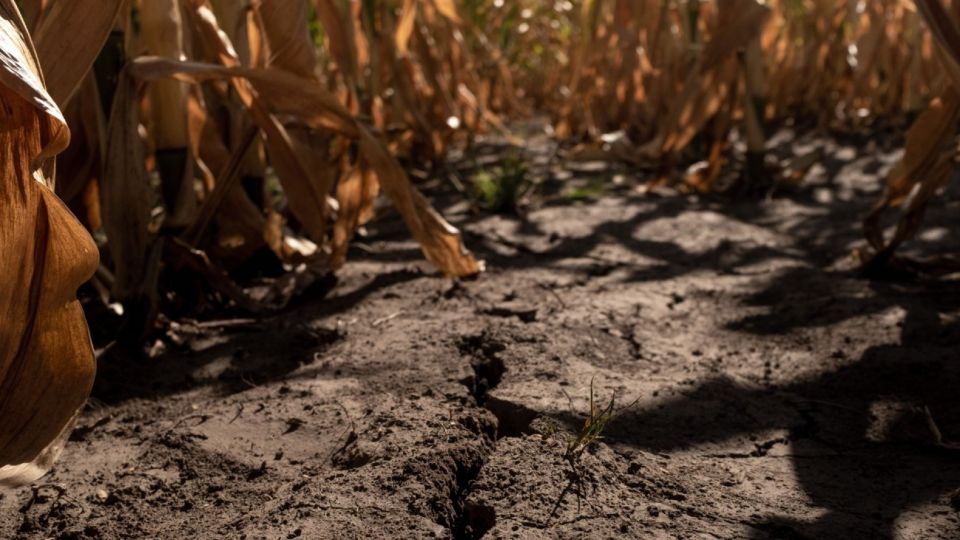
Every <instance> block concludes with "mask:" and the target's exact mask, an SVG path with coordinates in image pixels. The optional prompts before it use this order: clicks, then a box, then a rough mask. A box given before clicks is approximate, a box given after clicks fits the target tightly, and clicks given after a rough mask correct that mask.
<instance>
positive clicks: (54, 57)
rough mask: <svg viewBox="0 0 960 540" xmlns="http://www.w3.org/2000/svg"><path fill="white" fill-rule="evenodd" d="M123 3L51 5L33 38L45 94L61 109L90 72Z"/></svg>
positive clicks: (83, 0) (84, 0) (89, 0)
mask: <svg viewBox="0 0 960 540" xmlns="http://www.w3.org/2000/svg"><path fill="white" fill-rule="evenodd" d="M125 4H126V2H125V1H124V0H66V1H64V0H59V1H56V2H51V4H50V6H49V8H48V9H47V11H46V12H45V13H44V14H43V18H42V19H41V20H40V22H39V25H38V27H37V28H36V30H35V33H34V36H35V41H36V46H37V56H38V57H39V59H40V65H42V66H43V75H44V77H45V78H46V82H47V90H48V91H49V93H50V95H51V96H52V97H53V99H54V101H56V102H57V103H58V104H59V105H60V106H63V105H64V104H65V103H66V102H67V101H68V100H69V99H70V96H72V95H73V92H74V91H75V90H76V89H77V87H78V86H80V82H81V81H82V80H83V78H84V76H86V74H87V72H88V71H90V67H91V66H92V65H93V61H94V60H96V58H97V54H99V53H100V49H101V48H103V44H104V42H106V40H107V36H109V35H110V30H112V29H113V24H114V21H115V20H116V19H117V15H118V14H119V13H120V8H122V7H123V6H124V5H125Z"/></svg>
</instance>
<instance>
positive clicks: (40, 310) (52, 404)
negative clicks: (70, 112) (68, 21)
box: [0, 0, 97, 481]
mask: <svg viewBox="0 0 960 540" xmlns="http://www.w3.org/2000/svg"><path fill="white" fill-rule="evenodd" d="M0 103H2V109H0V110H2V111H3V112H2V116H0V121H2V124H3V130H2V131H0V170H2V176H0V260H2V261H5V262H8V263H9V262H14V261H16V264H6V265H4V267H3V269H2V270H0V272H2V273H3V276H2V279H0V320H2V321H3V324H2V325H0V466H2V468H0V481H3V479H4V478H6V481H9V480H10V479H11V477H15V479H16V480H19V481H31V480H33V479H35V478H36V477H38V476H39V475H41V474H42V473H43V472H45V470H44V468H43V467H39V468H38V467H30V466H26V465H23V464H25V463H29V462H31V461H34V460H36V459H37V458H38V457H39V456H40V455H41V454H42V453H43V452H44V450H45V448H47V447H48V446H49V445H50V444H51V443H52V442H53V441H54V440H56V439H57V438H58V436H60V435H61V434H62V433H63V432H64V430H65V428H66V426H67V425H68V423H69V421H70V420H71V419H72V418H73V416H74V415H75V413H76V412H77V410H78V409H79V408H80V407H81V406H82V405H83V403H84V401H85V400H86V398H87V395H88V393H89V391H90V387H91V385H92V382H93V374H94V368H95V364H94V359H93V350H92V347H91V343H90V336H89V333H88V331H87V327H86V323H85V322H84V318H83V311H82V310H81V307H80V304H79V302H78V301H77V300H76V290H77V288H78V287H79V286H80V285H81V284H82V283H83V282H84V281H86V280H87V279H88V278H89V277H90V276H91V275H93V272H94V270H95V269H96V265H97V250H96V246H95V245H94V244H93V241H92V239H91V238H90V236H89V235H88V234H87V232H86V231H85V230H84V228H83V227H82V226H81V225H80V223H79V222H78V221H77V220H76V219H75V218H74V217H73V215H72V214H71V213H70V211H69V210H67V208H66V207H65V206H64V205H63V203H62V202H61V201H60V200H59V199H58V198H57V197H56V195H54V193H53V191H52V190H51V186H50V178H51V177H50V176H48V175H47V174H46V173H45V172H44V170H49V167H44V165H46V164H49V163H50V161H51V160H50V158H51V157H53V156H54V155H55V154H56V153H57V152H59V151H61V150H62V149H63V148H64V147H65V146H66V144H67V142H68V141H69V131H68V130H67V127H66V123H65V121H64V119H63V116H62V115H61V113H60V111H59V109H58V107H57V105H56V103H55V102H54V99H53V98H52V97H51V96H50V94H49V93H48V92H47V91H46V89H45V87H44V84H43V80H42V77H41V75H40V71H39V69H38V67H37V60H36V56H35V53H34V52H33V46H32V44H31V42H30V38H29V37H28V35H27V32H26V29H25V25H24V23H23V21H22V19H21V18H20V15H19V13H18V12H17V8H16V6H15V5H14V2H13V0H0ZM54 453H55V452H54ZM49 454H50V452H48V453H47V454H46V457H49ZM44 463H45V464H48V463H49V462H48V461H45V462H44Z"/></svg>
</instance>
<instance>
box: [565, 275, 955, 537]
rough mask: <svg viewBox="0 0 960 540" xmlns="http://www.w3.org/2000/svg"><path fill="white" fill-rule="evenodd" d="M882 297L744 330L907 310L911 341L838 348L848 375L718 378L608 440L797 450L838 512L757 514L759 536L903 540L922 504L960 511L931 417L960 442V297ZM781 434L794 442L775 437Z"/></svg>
mask: <svg viewBox="0 0 960 540" xmlns="http://www.w3.org/2000/svg"><path fill="white" fill-rule="evenodd" d="M784 279H787V281H785V282H780V283H779V284H778V285H777V287H779V288H780V289H778V290H784V289H786V283H792V287H793V288H799V289H803V290H808V288H807V287H805V284H804V282H803V281H798V278H797V276H789V275H785V276H784ZM808 281H809V279H808ZM877 288H878V289H879V290H878V291H877V294H876V295H875V296H871V297H870V298H866V299H862V300H861V301H859V302H858V301H857V300H855V299H850V298H848V299H844V298H843V297H842V296H840V297H838V298H837V299H836V302H837V303H838V304H839V305H841V306H843V307H842V308H836V309H837V310H839V311H838V312H837V313H830V311H829V309H828V310H827V314H826V315H823V313H824V306H823V305H822V302H819V301H811V302H807V303H801V304H800V305H791V307H789V308H786V309H787V311H786V312H783V311H778V310H777V309H776V308H774V309H772V311H771V312H770V313H769V314H767V315H764V316H761V317H754V318H751V319H750V324H743V321H741V322H740V323H737V324H734V325H733V326H734V327H737V326H741V327H745V328H749V331H753V332H757V333H760V334H768V333H773V332H782V331H785V330H787V329H789V328H790V327H791V326H796V325H800V324H818V325H819V324H823V325H830V324H833V323H834V322H835V321H837V320H840V319H843V318H846V317H845V316H847V315H852V314H854V313H862V312H863V311H865V310H866V311H877V310H879V309H880V308H882V307H883V308H885V307H891V306H895V305H899V306H900V307H901V308H902V309H904V310H905V311H906V317H905V319H904V322H903V324H902V327H901V340H900V343H899V344H890V345H881V346H874V347H871V348H869V349H867V350H866V351H865V352H864V354H863V355H862V356H861V357H860V358H859V359H858V360H856V361H850V360H846V359H845V358H844V355H843V351H837V352H836V353H834V358H836V359H837V360H838V364H842V367H839V368H838V369H836V370H835V371H832V372H828V373H825V374H819V375H816V376H812V377H809V378H806V379H801V380H799V381H797V382H793V383H790V384H784V385H771V386H768V387H748V386H746V385H744V384H742V383H740V382H737V381H735V380H731V379H728V378H716V379H713V380H708V381H706V382H703V383H701V384H700V385H699V386H697V387H695V388H693V389H691V390H689V391H686V392H682V393H681V395H680V396H679V397H673V398H669V399H667V400H664V401H660V402H659V403H658V404H657V405H655V406H654V407H652V408H649V409H646V410H630V411H626V412H624V413H623V414H622V415H621V416H620V417H618V418H617V419H615V420H614V421H613V422H612V423H611V425H610V426H609V427H608V429H607V430H606V431H605V433H604V438H605V440H606V441H607V442H608V443H610V444H614V445H617V444H624V445H628V446H631V447H635V448H640V449H644V450H647V451H651V452H671V451H678V450H684V449H690V448H693V447H695V446H700V445H708V447H709V445H710V444H711V443H721V442H723V441H729V440H731V439H742V438H746V439H748V440H750V441H751V442H753V445H754V448H753V450H750V451H746V452H744V453H742V454H738V453H733V454H718V455H716V456H713V457H716V458H717V459H751V458H758V457H762V456H765V455H767V454H768V453H769V452H771V450H772V449H774V448H775V447H777V446H779V445H786V444H789V445H790V446H789V449H787V450H786V452H787V453H786V455H784V453H783V451H780V452H779V453H778V457H779V458H785V459H790V460H791V461H792V463H793V469H794V471H795V474H796V478H797V481H798V482H799V483H800V485H801V487H802V489H803V490H804V491H805V493H806V495H807V496H808V497H809V499H810V501H811V502H812V503H813V505H815V506H817V507H820V508H823V509H824V510H825V511H826V512H825V514H824V515H823V516H822V517H820V518H819V519H818V520H816V521H815V522H813V523H807V522H798V521H791V520H788V519H781V518H777V517H770V516H757V521H756V522H754V523H751V524H750V525H751V527H753V529H754V531H755V533H756V537H758V538H893V537H894V532H895V521H896V520H897V518H898V517H900V516H901V515H902V514H903V513H904V512H905V511H906V510H908V509H909V508H910V507H913V506H916V505H919V504H925V503H930V502H934V501H936V500H937V499H940V498H944V497H945V498H949V499H950V502H951V504H952V505H953V507H954V508H955V509H957V510H958V511H960V490H958V487H960V460H958V457H960V451H958V450H950V449H947V448H944V447H941V446H937V445H935V444H934V437H933V435H932V431H931V430H930V428H929V427H928V421H927V419H928V415H927V414H926V413H925V412H924V408H925V407H926V408H929V411H930V418H932V419H934V420H935V422H936V424H937V425H938V427H939V429H940V430H941V431H942V433H943V435H944V437H946V438H948V439H949V438H950V437H951V435H952V436H953V437H954V438H956V437H957V436H958V435H960V401H958V400H957V389H958V388H960V358H958V356H957V352H956V351H957V350H958V347H960V321H957V322H952V323H948V324H943V323H942V322H941V309H943V310H946V309H948V308H949V307H953V308H954V309H955V307H956V306H957V305H958V303H960V290H958V289H956V288H953V289H950V290H942V291H927V292H925V293H915V292H914V293H906V292H896V291H894V290H892V289H890V288H888V287H886V286H878V287H877ZM769 294H770V293H769V291H768V292H766V293H763V294H762V295H761V296H764V295H769ZM755 300H756V299H755ZM761 303H766V302H761ZM770 305H771V306H783V305H789V304H784V303H781V302H770ZM771 360H773V361H776V359H771ZM564 422H565V423H567V424H568V425H569V426H570V427H571V428H574V427H576V426H579V424H580V423H582V418H576V417H574V416H573V415H569V416H566V417H564ZM772 430H780V431H781V432H782V431H783V430H786V431H787V433H788V434H787V436H786V437H780V438H774V439H771V440H763V437H764V436H765V435H764V434H765V433H769V432H770V431H772ZM781 450H782V449H781ZM705 451H708V450H705ZM878 523H879V524H880V525H878ZM956 533H957V534H958V535H960V530H958V531H956ZM943 534H945V535H947V536H949V535H950V533H949V532H947V531H943Z"/></svg>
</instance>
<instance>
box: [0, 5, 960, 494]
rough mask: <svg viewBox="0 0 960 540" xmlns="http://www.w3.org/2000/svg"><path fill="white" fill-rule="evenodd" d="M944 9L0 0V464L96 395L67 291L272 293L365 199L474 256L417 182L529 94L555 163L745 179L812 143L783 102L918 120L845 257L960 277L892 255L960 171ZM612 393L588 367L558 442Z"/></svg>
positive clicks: (284, 290) (101, 298)
mask: <svg viewBox="0 0 960 540" xmlns="http://www.w3.org/2000/svg"><path fill="white" fill-rule="evenodd" d="M958 23H960V2H956V1H951V2H947V4H946V5H945V4H944V2H942V1H941V0H916V1H915V2H905V1H901V0H877V1H871V2H864V1H862V0H844V1H835V0H802V1H799V0H771V1H767V2H763V1H759V0H717V1H695V0H667V1H663V0H581V1H575V2H574V1H566V0H563V1H557V2H553V3H543V2H534V1H532V0H520V1H517V2H503V1H500V0H494V1H484V0H469V1H465V2H452V1H450V0H392V1H382V2H372V1H367V0H314V1H293V0H291V1H286V2H281V1H279V0H256V1H251V2H231V1H226V0H140V1H137V0H130V1H126V0H98V1H96V2H93V1H91V0H70V1H67V0H21V1H19V2H14V1H13V0H2V1H0V55H2V58H3V65H2V69H0V103H2V105H3V116H2V126H3V129H2V132H0V152H2V154H3V155H2V156H0V159H2V162H3V166H2V167H3V170H2V178H0V260H3V261H5V262H6V261H17V264H7V265H5V267H4V271H5V272H6V275H5V277H6V279H5V280H4V285H3V288H2V289H0V318H2V320H3V321H4V325H3V327H2V328H0V465H5V466H6V465H10V466H19V465H20V464H27V463H31V462H34V463H37V465H34V466H28V467H26V468H23V467H21V468H15V467H14V468H10V469H5V471H7V472H5V473H3V474H6V475H8V476H12V477H14V478H16V479H17V480H19V481H24V480H30V479H33V478H35V477H37V475H39V474H42V473H43V472H44V471H45V469H46V467H47V466H49V464H50V463H52V460H53V459H54V458H55V455H56V453H57V452H58V449H59V445H60V444H61V442H62V441H61V442H58V441H60V440H61V439H62V437H63V434H64V430H65V429H68V428H69V424H70V421H71V419H72V418H73V417H74V415H75V413H76V411H77V410H78V409H79V408H80V407H81V406H82V404H83V402H84V400H85V399H86V397H87V395H88V393H89V390H90V387H91V385H92V383H93V371H94V369H93V368H94V363H95V359H94V351H93V350H92V347H91V345H90V342H89V339H88V334H87V326H86V322H85V319H84V315H83V312H82V309H81V307H80V304H79V303H78V302H77V300H76V298H75V295H76V291H77V290H78V288H80V287H81V286H83V287H84V294H87V295H88V296H94V297H96V299H97V305H98V306H99V309H100V313H102V314H104V320H102V321H101V320H94V321H93V324H95V325H97V324H99V325H102V326H103V327H104V328H107V329H108V330H107V333H108V334H109V335H110V340H111V341H113V340H127V341H130V342H132V343H138V342H140V340H141V339H142V338H143V337H144V336H150V335H156V334H158V333H162V332H163V331H164V330H166V329H168V328H169V327H170V326H171V325H173V324H176V323H177V321H178V320H179V319H181V318H183V317H196V316H200V315H202V314H203V313H208V312H216V311H218V310H219V311H223V310H229V311H231V312H233V313H237V312H239V313H240V314H241V315H242V316H252V317H258V316H262V315H264V314H269V313H273V312H276V311H278V310H280V309H282V308H284V307H286V306H287V305H288V304H289V303H290V301H291V300H292V299H293V298H295V297H296V296H297V295H299V294H301V293H303V292H304V291H306V290H308V289H310V287H312V286H316V285H317V284H318V283H321V282H322V281H323V280H324V279H326V278H327V277H329V276H330V275H332V274H334V273H335V272H337V271H338V270H339V269H341V268H343V267H344V265H346V264H348V254H349V249H350V246H351V242H352V241H353V240H354V238H355V237H356V236H357V235H358V234H363V231H364V226H365V225H367V224H369V223H371V221H372V220H374V219H376V218H377V217H378V215H379V214H382V213H383V212H384V210H385V208H386V207H387V205H383V204H378V201H380V200H385V201H388V203H389V207H390V208H392V209H393V210H394V211H396V212H397V213H398V214H399V215H400V216H401V218H402V220H403V223H404V224H405V226H406V229H407V231H408V233H409V235H410V236H411V237H412V238H413V239H414V240H415V241H416V242H417V243H418V245H419V246H420V249H421V251H422V254H423V257H424V258H425V259H426V260H427V261H429V262H430V263H432V265H433V266H434V267H435V268H436V269H437V270H439V271H440V272H441V273H442V274H444V275H446V276H449V277H451V278H467V277H472V276H476V275H477V274H479V273H481V272H482V271H483V270H484V263H483V261H481V260H479V259H478V258H477V257H475V256H473V255H472V254H471V252H470V251H469V250H468V249H467V246H465V244H464V242H463V239H462V237H461V234H460V232H459V231H458V230H457V229H456V228H455V227H453V226H452V225H450V223H448V222H447V221H446V220H445V219H444V217H443V216H441V215H440V213H438V212H437V211H436V210H435V209H434V207H433V206H432V205H431V203H430V201H428V199H427V198H426V197H425V196H424V195H423V194H421V191H420V189H419V187H418V182H417V181H416V179H418V178H433V177H442V176H443V175H444V174H446V173H447V172H449V171H448V169H449V167H450V163H449V160H448V158H449V156H450V155H451V154H452V153H454V152H459V153H461V154H462V153H463V152H465V151H469V149H470V148H471V147H472V146H473V145H474V144H475V143H476V142H477V141H478V140H482V139H484V138H485V137H487V138H489V137H490V136H491V135H492V134H496V135H497V136H499V137H503V138H511V137H513V136H512V135H510V133H509V130H508V129H507V127H508V126H509V124H510V123H511V122H512V121H513V120H516V119H518V118H526V117H530V116H532V115H544V116H546V117H547V118H548V119H549V123H550V124H551V126H552V133H553V135H554V137H555V139H556V140H557V141H559V142H560V143H561V144H562V145H563V148H564V152H563V154H562V158H563V159H565V160H568V161H569V162H576V161H591V160H606V161H616V162H619V163H625V164H628V165H629V166H630V167H631V168H632V169H635V170H639V171H643V172H644V174H645V175H646V177H648V178H649V180H648V182H649V183H650V184H651V185H656V186H662V185H665V184H670V185H673V186H677V187H678V188H679V189H680V190H681V191H686V192H697V193H721V192H722V193H728V194H735V195H749V196H760V197H763V196H768V195H769V194H770V193H772V191H773V190H774V189H775V188H776V187H777V186H778V185H782V184H790V183H799V182H802V180H803V178H804V176H805V173H806V172H807V170H809V169H810V167H811V166H813V165H814V163H815V162H816V159H817V155H815V154H811V155H804V156H791V158H790V159H786V160H782V161H776V160H775V159H773V157H772V156H770V155H768V148H767V147H768V140H767V135H768V133H769V131H770V126H771V125H772V124H773V123H789V122H792V123H795V124H798V125H799V124H802V123H803V122H807V123H808V124H809V125H811V126H814V128H815V129H821V130H833V131H847V132H850V131H863V130H869V129H873V128H875V127H876V126H877V125H879V124H880V123H885V124H890V125H895V126H906V125H908V123H910V122H911V121H912V123H911V124H909V125H910V126H911V127H910V128H909V130H908V131H906V149H905V153H904V156H903V158H902V160H901V161H900V163H899V164H898V165H897V166H896V167H895V168H894V169H893V170H892V171H891V173H890V175H889V177H888V178H887V186H886V190H885V192H884V195H883V198H882V200H881V201H879V202H878V204H877V206H876V208H875V209H874V211H873V212H871V213H870V215H869V216H868V217H867V218H866V220H865V221H864V224H863V225H864V230H865V237H866V240H867V245H866V246H864V248H863V249H862V250H860V251H859V256H860V258H861V262H862V264H863V268H864V270H865V271H866V272H867V273H868V275H870V276H887V275H889V271H890V270H891V269H893V270H897V271H898V272H900V273H898V274H896V275H903V274H902V272H903V271H909V272H910V273H911V275H922V276H942V275H946V274H950V273H955V272H956V271H957V265H956V262H957V261H956V260H955V258H954V257H951V256H950V255H951V254H945V256H943V257H939V258H937V259H936V260H929V261H914V260H905V259H903V258H899V257H897V254H896V253H897V250H898V248H900V247H901V246H902V245H903V244H904V243H905V242H906V241H908V240H909V239H911V238H912V237H914V236H915V235H916V234H917V232H918V230H919V229H920V227H921V225H922V223H923V216H924V211H925V209H926V207H927V205H928V203H929V202H930V200H931V199H932V198H933V197H935V196H936V195H937V193H939V192H941V191H942V190H943V188H944V186H945V185H946V184H947V183H948V182H949V181H950V179H951V178H952V177H953V176H954V175H955V169H956V167H955V161H956V159H957V148H958V147H957V141H956V124H957V121H958V119H960V94H958V89H960V27H958ZM914 119H915V121H913V120H914ZM514 138H515V137H514ZM530 169H531V166H530V164H528V163H527V162H526V161H525V158H524V157H523V156H522V154H520V155H516V156H508V157H507V159H504V160H502V161H501V162H500V164H499V165H497V166H496V167H488V168H484V169H481V170H480V171H479V172H476V173H475V174H474V175H472V176H469V177H468V182H467V183H466V184H461V185H459V186H458V187H459V188H460V189H461V191H462V192H463V193H464V195H466V196H468V197H469V198H470V199H471V200H472V201H473V206H474V207H475V209H478V210H481V211H488V212H504V213H510V212H513V213H516V212H517V211H518V209H519V208H520V207H522V206H523V204H524V200H525V199H527V198H529V196H530V194H531V193H532V191H533V190H534V188H535V181H534V179H532V174H531V170H530ZM414 172H415V173H416V175H414ZM601 188H602V186H601ZM581 195H583V193H582V192H579V191H578V192H575V195H572V196H571V199H573V198H577V197H579V196H581ZM588 195H589V194H588ZM896 212H899V215H897V216H896V219H895V221H893V222H892V223H891V221H890V219H889V218H888V217H887V216H888V214H893V213H896ZM851 219H855V218H853V217H851ZM891 227H892V228H893V232H892V234H890V233H889V231H888V229H890V228H891ZM98 256H99V263H98V262H97V261H98ZM251 276H252V277H251ZM258 280H259V281H258ZM253 282H256V284H257V285H259V287H258V288H256V290H255V291H254V290H253V289H252V288H251V287H250V285H251V283H253ZM399 313H400V312H395V313H394V314H384V317H383V318H381V319H377V321H379V322H378V324H377V325H379V324H384V323H388V322H390V320H391V319H392V318H395V317H396V316H397V315H398V314H399ZM511 313H512V312H511ZM534 315H535V312H534ZM615 413H616V411H615V409H614V400H613V398H611V401H610V402H609V404H608V405H606V406H600V405H598V404H596V403H594V396H593V388H592V385H591V395H590V411H589V419H588V421H587V422H586V424H585V425H584V426H583V429H582V430H581V432H580V433H579V434H577V435H576V436H575V437H574V438H572V439H570V442H569V443H568V444H567V448H566V454H565V456H566V459H568V460H569V461H570V462H571V463H574V462H576V461H577V459H578V458H579V456H580V455H582V453H583V452H584V450H585V449H586V448H587V447H588V446H590V444H591V443H593V442H595V441H597V440H599V438H600V437H601V435H602V432H603V430H604V428H605V426H606V425H607V424H608V423H609V422H610V421H611V420H612V419H613V417H614V415H615ZM41 458H42V459H41ZM38 459H39V460H40V461H38Z"/></svg>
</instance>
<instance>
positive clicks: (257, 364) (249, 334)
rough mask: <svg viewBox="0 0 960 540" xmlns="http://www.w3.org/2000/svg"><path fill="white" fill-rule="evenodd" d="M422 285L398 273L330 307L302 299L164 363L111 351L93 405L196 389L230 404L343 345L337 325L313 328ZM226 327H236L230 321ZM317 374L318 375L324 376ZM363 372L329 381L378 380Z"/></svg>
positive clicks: (327, 301) (174, 352)
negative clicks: (231, 398) (394, 289)
mask: <svg viewBox="0 0 960 540" xmlns="http://www.w3.org/2000/svg"><path fill="white" fill-rule="evenodd" d="M423 277H424V274H423V273H422V272H420V271H416V270H407V269H402V270H396V271H392V272H387V273H383V274H378V275H376V276H374V277H373V278H372V279H370V280H369V281H368V282H366V283H364V284H363V285H360V286H359V287H356V288H354V289H352V290H350V291H349V292H346V293H344V294H340V295H332V296H330V297H327V298H323V299H316V298H312V299H311V298H298V299H295V300H294V301H293V302H291V304H290V305H289V306H288V307H287V308H286V309H285V310H284V311H283V312H281V313H276V314H273V315H271V316H268V317H264V318H260V319H256V320H251V324H244V325H239V326H237V327H232V328H230V327H228V328H223V329H220V331H219V332H212V333H210V334H209V335H207V336H201V339H205V340H207V344H201V345H200V347H199V348H200V350H197V351H193V350H190V349H189V348H183V347H173V348H171V349H170V350H168V351H167V352H165V353H163V354H161V355H160V356H159V357H158V358H153V359H148V358H145V357H144V356H145V355H144V352H143V351H142V350H140V349H136V350H133V349H130V348H126V347H123V346H120V345H118V346H113V347H109V348H107V349H106V350H105V353H104V354H103V355H102V356H101V357H100V359H99V360H98V366H97V380H96V382H95V385H94V389H93V397H94V398H95V399H97V400H99V401H101V402H104V403H110V404H115V403H119V402H122V401H126V400H129V399H135V398H153V399H156V398H161V397H163V396H167V395H171V394H176V393H180V392H184V391H189V390H193V389H197V388H209V389H211V390H213V391H214V392H216V393H218V394H220V395H224V396H227V395H231V394H235V393H238V392H242V391H244V390H247V389H249V388H252V387H255V386H258V385H261V384H265V383H269V382H273V381H280V380H284V379H287V378H289V377H290V376H291V375H292V374H294V372H296V371H297V370H300V369H302V368H303V367H304V365H305V364H309V363H312V362H313V361H315V360H316V359H317V358H318V357H319V356H322V353H323V352H324V351H326V350H327V349H328V348H329V347H331V346H333V345H335V344H336V343H337V342H338V341H340V340H341V339H342V338H343V336H342V335H341V334H340V333H339V331H338V330H337V329H336V328H334V327H332V326H330V325H322V324H321V325H317V324H311V323H309V322H308V321H317V320H319V319H321V318H323V317H335V316H336V315H338V314H341V313H344V312H347V311H349V310H350V309H351V308H353V307H355V306H356V305H358V304H360V303H361V302H363V301H364V300H365V299H367V298H369V297H370V296H371V295H374V294H377V293H378V292H379V291H382V290H384V289H386V288H389V287H391V286H394V285H399V284H403V283H408V282H410V281H413V280H416V279H420V278H423ZM228 315H229V314H228ZM226 319H227V321H228V322H229V319H230V317H229V316H227V317H226ZM205 369H207V370H210V369H212V370H213V371H214V372H215V374H213V375H212V376H202V375H201V376H197V375H196V374H197V373H198V372H203V371H204V370H205ZM311 369H312V370H311V374H317V372H319V371H323V370H324V368H320V367H317V368H311ZM362 371H363V370H360V369H358V370H356V371H355V372H351V373H343V372H342V369H341V370H340V373H330V374H329V375H330V376H341V375H343V376H347V375H350V376H356V377H360V378H362V377H364V376H365V375H373V374H365V373H363V372H362ZM321 374H322V373H321Z"/></svg>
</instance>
